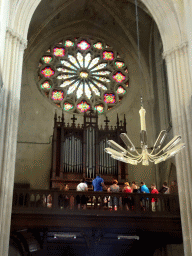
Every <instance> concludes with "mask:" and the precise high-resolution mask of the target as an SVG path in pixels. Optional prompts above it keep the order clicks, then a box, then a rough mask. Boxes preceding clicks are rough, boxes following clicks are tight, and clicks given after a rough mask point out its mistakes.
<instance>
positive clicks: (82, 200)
mask: <svg viewBox="0 0 192 256" xmlns="http://www.w3.org/2000/svg"><path fill="white" fill-rule="evenodd" d="M76 190H77V191H88V186H87V184H86V182H85V179H84V178H83V179H82V180H81V181H80V183H79V184H78V185H77V188H76ZM76 202H77V207H78V210H80V209H81V205H82V206H83V209H84V210H85V209H86V203H87V197H86V196H85V195H82V196H79V195H77V196H76Z"/></svg>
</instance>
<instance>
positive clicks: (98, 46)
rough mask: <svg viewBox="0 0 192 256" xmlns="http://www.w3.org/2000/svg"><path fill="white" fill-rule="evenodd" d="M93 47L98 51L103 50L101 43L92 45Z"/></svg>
mask: <svg viewBox="0 0 192 256" xmlns="http://www.w3.org/2000/svg"><path fill="white" fill-rule="evenodd" d="M93 47H95V48H97V49H99V50H102V49H103V45H102V43H101V42H98V43H96V44H94V45H93Z"/></svg>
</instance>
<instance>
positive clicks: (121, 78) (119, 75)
mask: <svg viewBox="0 0 192 256" xmlns="http://www.w3.org/2000/svg"><path fill="white" fill-rule="evenodd" d="M113 79H114V80H115V81H116V82H118V83H121V82H123V81H124V80H125V76H124V75H123V74H122V73H121V72H117V73H116V74H115V75H114V76H113Z"/></svg>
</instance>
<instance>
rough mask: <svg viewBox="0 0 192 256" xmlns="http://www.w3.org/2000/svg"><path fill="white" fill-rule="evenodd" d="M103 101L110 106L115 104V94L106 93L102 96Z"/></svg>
mask: <svg viewBox="0 0 192 256" xmlns="http://www.w3.org/2000/svg"><path fill="white" fill-rule="evenodd" d="M104 101H105V102H106V103H110V104H113V103H115V94H113V93H106V94H105V95H104Z"/></svg>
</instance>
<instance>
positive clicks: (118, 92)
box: [117, 86, 126, 94]
mask: <svg viewBox="0 0 192 256" xmlns="http://www.w3.org/2000/svg"><path fill="white" fill-rule="evenodd" d="M125 93H126V90H125V89H124V88H123V87H122V86H119V87H118V89H117V94H125Z"/></svg>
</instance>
